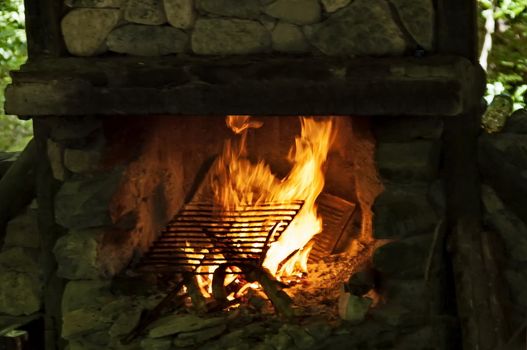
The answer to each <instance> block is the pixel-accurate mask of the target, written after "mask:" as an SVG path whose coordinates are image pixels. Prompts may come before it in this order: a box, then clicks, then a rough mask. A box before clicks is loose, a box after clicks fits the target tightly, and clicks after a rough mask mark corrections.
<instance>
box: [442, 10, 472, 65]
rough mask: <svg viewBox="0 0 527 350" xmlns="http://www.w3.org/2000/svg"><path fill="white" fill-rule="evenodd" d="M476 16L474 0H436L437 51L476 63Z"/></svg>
mask: <svg viewBox="0 0 527 350" xmlns="http://www.w3.org/2000/svg"><path fill="white" fill-rule="evenodd" d="M477 16H478V8H477V2H476V0H437V17H436V19H437V25H436V28H437V29H436V30H437V40H436V45H437V51H438V52H439V53H441V54H448V55H459V56H462V57H465V58H468V59H469V60H471V61H472V62H473V63H477V58H478V26H477Z"/></svg>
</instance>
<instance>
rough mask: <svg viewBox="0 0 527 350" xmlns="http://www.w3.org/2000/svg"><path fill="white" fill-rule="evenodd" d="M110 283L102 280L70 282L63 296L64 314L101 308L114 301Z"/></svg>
mask: <svg viewBox="0 0 527 350" xmlns="http://www.w3.org/2000/svg"><path fill="white" fill-rule="evenodd" d="M114 298H115V297H114V296H113V295H112V294H111V292H110V282H109V281H102V280H81V281H69V282H68V283H67V284H66V287H65V288H64V294H63V295H62V312H63V313H66V312H69V311H73V310H77V309H83V308H90V307H99V306H100V305H103V304H106V303H108V302H110V301H111V300H113V299H114Z"/></svg>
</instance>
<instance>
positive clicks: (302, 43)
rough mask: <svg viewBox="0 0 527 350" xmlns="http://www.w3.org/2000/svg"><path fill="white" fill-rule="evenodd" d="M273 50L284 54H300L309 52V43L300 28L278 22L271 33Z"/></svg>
mask: <svg viewBox="0 0 527 350" xmlns="http://www.w3.org/2000/svg"><path fill="white" fill-rule="evenodd" d="M271 37H272V40H273V50H274V51H278V52H285V53H302V52H306V51H308V50H309V43H308V42H307V41H306V38H305V37H304V33H303V32H302V30H301V29H300V27H298V26H296V25H294V24H289V23H285V22H278V24H277V25H276V26H274V29H273V31H272V33H271Z"/></svg>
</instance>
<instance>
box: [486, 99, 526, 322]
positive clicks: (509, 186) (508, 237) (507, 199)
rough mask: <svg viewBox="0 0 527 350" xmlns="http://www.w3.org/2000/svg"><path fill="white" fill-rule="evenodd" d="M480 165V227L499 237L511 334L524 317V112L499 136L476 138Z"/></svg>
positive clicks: (488, 135)
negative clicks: (482, 209) (481, 185)
mask: <svg viewBox="0 0 527 350" xmlns="http://www.w3.org/2000/svg"><path fill="white" fill-rule="evenodd" d="M479 165H480V166H479V167H480V172H481V177H482V179H483V183H484V184H483V188H482V194H481V196H482V198H481V200H482V203H483V208H484V224H485V228H486V230H487V231H488V232H490V233H494V234H497V235H498V236H499V238H500V243H501V245H502V246H501V248H502V249H501V252H502V253H503V257H502V260H501V261H500V262H501V263H502V265H501V266H500V267H501V268H502V269H503V271H504V273H503V276H502V277H503V279H504V280H503V286H504V288H503V291H504V294H505V297H506V300H507V301H508V302H509V303H508V305H505V307H506V308H507V312H508V313H509V314H510V315H511V316H512V319H511V321H512V325H511V326H512V329H516V327H518V326H519V324H521V323H522V322H523V321H524V320H525V317H526V316H527V110H525V109H520V110H517V111H516V112H514V113H513V114H512V115H511V116H509V117H508V118H506V122H505V125H504V127H503V129H502V130H501V131H500V132H497V133H494V134H486V133H484V134H482V135H481V136H480V138H479ZM490 233H487V234H490ZM498 251H499V250H498ZM507 287H508V288H507Z"/></svg>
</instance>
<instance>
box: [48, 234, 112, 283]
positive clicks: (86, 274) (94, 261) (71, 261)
mask: <svg viewBox="0 0 527 350" xmlns="http://www.w3.org/2000/svg"><path fill="white" fill-rule="evenodd" d="M101 240H102V233H101V232H99V231H97V230H90V231H82V232H73V233H68V234H66V235H64V236H62V237H61V238H59V239H58V240H57V243H56V244H55V247H54V248H53V253H54V254H55V258H56V259H57V264H58V270H57V275H58V276H60V277H63V278H67V279H71V280H76V279H97V278H100V277H103V276H101V275H103V273H102V271H101V269H102V266H101V264H100V259H99V245H100V242H101Z"/></svg>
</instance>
